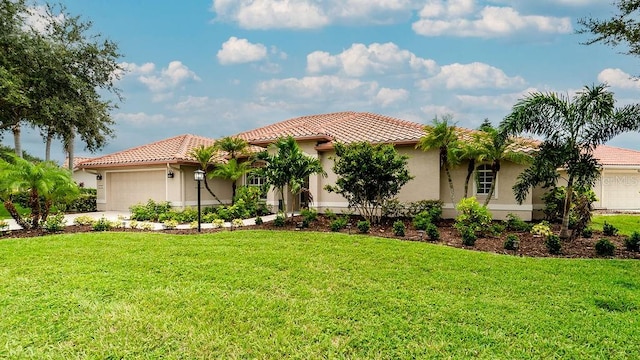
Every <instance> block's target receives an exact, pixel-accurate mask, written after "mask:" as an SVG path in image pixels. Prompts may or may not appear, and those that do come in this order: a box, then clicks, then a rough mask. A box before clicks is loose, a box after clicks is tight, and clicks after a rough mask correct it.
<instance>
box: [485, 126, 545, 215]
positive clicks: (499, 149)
mask: <svg viewBox="0 0 640 360" xmlns="http://www.w3.org/2000/svg"><path fill="white" fill-rule="evenodd" d="M474 139H475V141H474V143H475V144H477V149H478V151H477V153H476V161H478V162H481V163H489V166H490V168H491V186H490V188H489V192H488V193H487V198H486V199H485V201H484V205H485V206H487V205H489V202H490V201H491V198H492V197H493V193H494V192H495V189H496V179H497V177H498V171H500V167H501V163H502V162H503V161H510V162H512V163H515V164H526V163H529V162H531V160H532V156H531V155H530V154H529V153H528V152H527V151H526V149H527V147H530V145H528V144H527V143H526V142H525V141H524V140H523V139H521V138H515V137H509V136H505V135H504V134H502V133H500V132H498V130H496V129H493V128H485V130H483V131H482V132H481V133H478V134H475V136H474Z"/></svg>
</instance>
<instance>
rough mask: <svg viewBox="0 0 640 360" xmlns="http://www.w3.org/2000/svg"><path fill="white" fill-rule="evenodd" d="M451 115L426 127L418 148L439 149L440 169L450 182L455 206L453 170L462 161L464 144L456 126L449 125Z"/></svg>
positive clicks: (452, 201)
mask: <svg viewBox="0 0 640 360" xmlns="http://www.w3.org/2000/svg"><path fill="white" fill-rule="evenodd" d="M451 119H452V116H451V115H448V114H447V115H444V116H442V118H441V119H438V117H437V116H436V117H435V118H434V119H433V125H425V126H424V132H425V134H424V136H422V138H420V140H419V141H418V144H417V145H416V148H419V149H422V150H423V151H428V150H432V149H437V150H438V151H439V153H440V167H442V168H444V171H445V173H446V174H447V181H448V182H449V192H450V194H451V203H452V204H453V205H454V206H455V203H456V202H455V194H454V189H453V180H452V178H451V168H452V167H455V166H457V165H459V164H460V162H461V161H462V144H461V142H460V141H459V140H458V132H457V130H456V127H455V125H454V124H449V122H450V121H451Z"/></svg>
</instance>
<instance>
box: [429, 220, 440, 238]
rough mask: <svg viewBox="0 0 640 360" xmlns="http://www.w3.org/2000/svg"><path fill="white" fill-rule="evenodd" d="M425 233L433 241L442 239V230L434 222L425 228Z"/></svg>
mask: <svg viewBox="0 0 640 360" xmlns="http://www.w3.org/2000/svg"><path fill="white" fill-rule="evenodd" d="M425 233H426V234H427V237H428V238H429V240H431V241H438V240H440V231H439V230H438V227H437V226H436V224H433V223H432V224H429V225H427V228H426V229H425Z"/></svg>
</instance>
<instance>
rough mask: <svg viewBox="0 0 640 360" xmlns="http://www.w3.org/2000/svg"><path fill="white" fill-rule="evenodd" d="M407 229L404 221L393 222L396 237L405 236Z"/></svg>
mask: <svg viewBox="0 0 640 360" xmlns="http://www.w3.org/2000/svg"><path fill="white" fill-rule="evenodd" d="M405 230H406V227H405V225H404V221H401V220H397V221H394V222H393V234H394V235H395V236H404V235H405Z"/></svg>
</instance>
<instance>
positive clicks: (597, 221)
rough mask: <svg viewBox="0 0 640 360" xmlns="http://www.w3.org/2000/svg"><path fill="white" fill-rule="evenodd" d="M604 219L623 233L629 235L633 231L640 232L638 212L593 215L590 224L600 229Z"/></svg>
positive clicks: (639, 215)
mask: <svg viewBox="0 0 640 360" xmlns="http://www.w3.org/2000/svg"><path fill="white" fill-rule="evenodd" d="M605 221H606V222H607V223H609V224H611V225H613V226H615V227H616V228H618V230H619V231H620V234H623V235H631V233H633V232H634V231H638V232H640V214H637V215H635V214H615V215H594V216H593V218H592V220H591V226H592V227H593V228H594V229H596V230H599V231H602V226H603V225H604V223H605Z"/></svg>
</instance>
